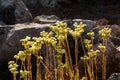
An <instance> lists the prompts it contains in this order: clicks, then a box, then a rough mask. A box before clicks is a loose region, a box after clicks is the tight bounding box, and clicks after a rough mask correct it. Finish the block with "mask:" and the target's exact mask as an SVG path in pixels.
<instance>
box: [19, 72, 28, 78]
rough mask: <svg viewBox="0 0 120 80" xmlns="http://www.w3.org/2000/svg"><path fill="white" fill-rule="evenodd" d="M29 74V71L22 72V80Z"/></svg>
mask: <svg viewBox="0 0 120 80" xmlns="http://www.w3.org/2000/svg"><path fill="white" fill-rule="evenodd" d="M28 74H29V72H28V71H27V70H24V71H23V70H20V78H25V77H27V76H28Z"/></svg>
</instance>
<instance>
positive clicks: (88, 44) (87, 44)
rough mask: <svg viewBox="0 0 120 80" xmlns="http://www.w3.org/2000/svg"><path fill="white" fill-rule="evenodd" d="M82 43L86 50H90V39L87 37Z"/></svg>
mask: <svg viewBox="0 0 120 80" xmlns="http://www.w3.org/2000/svg"><path fill="white" fill-rule="evenodd" d="M84 44H85V47H86V48H87V50H88V51H90V49H91V48H92V46H93V45H92V44H91V40H88V39H84Z"/></svg>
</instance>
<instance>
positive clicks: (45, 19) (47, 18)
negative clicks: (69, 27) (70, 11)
mask: <svg viewBox="0 0 120 80" xmlns="http://www.w3.org/2000/svg"><path fill="white" fill-rule="evenodd" d="M57 21H60V18H58V17H57V16H55V15H50V16H49V15H41V16H37V17H35V18H34V20H33V22H35V23H40V24H46V23H49V24H51V23H56V22H57Z"/></svg>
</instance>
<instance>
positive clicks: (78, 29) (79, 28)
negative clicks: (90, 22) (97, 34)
mask: <svg viewBox="0 0 120 80" xmlns="http://www.w3.org/2000/svg"><path fill="white" fill-rule="evenodd" d="M85 26H86V25H85V24H83V23H82V22H80V24H79V25H78V24H77V23H75V24H74V28H75V29H74V30H70V31H69V33H70V34H71V35H72V37H73V38H74V39H78V38H80V37H81V35H82V33H83V32H84V27H85Z"/></svg>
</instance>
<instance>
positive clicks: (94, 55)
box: [88, 49, 100, 58]
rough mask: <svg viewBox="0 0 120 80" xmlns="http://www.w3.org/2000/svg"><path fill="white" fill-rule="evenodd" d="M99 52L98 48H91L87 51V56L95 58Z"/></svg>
mask: <svg viewBox="0 0 120 80" xmlns="http://www.w3.org/2000/svg"><path fill="white" fill-rule="evenodd" d="M99 52H100V51H99V50H92V49H91V50H90V51H89V52H88V56H89V57H91V58H96V56H97V55H98V53H99Z"/></svg>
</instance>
